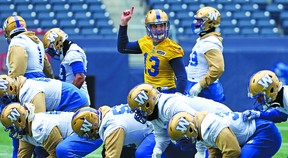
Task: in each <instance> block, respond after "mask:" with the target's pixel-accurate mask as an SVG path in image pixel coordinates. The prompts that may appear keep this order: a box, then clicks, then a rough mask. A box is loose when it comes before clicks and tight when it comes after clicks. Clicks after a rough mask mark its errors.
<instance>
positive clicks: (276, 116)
mask: <svg viewBox="0 0 288 158" xmlns="http://www.w3.org/2000/svg"><path fill="white" fill-rule="evenodd" d="M259 118H260V119H264V120H270V121H272V122H274V123H281V122H285V121H287V119H288V115H287V114H286V113H284V112H281V110H280V109H278V108H273V109H271V110H267V111H260V117H259Z"/></svg>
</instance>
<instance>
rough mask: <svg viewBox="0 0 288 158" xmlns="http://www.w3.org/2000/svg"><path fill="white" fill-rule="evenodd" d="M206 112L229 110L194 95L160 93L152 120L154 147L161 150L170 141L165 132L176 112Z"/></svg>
mask: <svg viewBox="0 0 288 158" xmlns="http://www.w3.org/2000/svg"><path fill="white" fill-rule="evenodd" d="M204 110H206V111H208V112H223V111H224V112H230V111H231V110H230V109H229V108H228V107H227V106H225V105H224V104H221V103H218V102H215V101H213V100H210V99H206V98H201V97H194V98H190V97H187V96H184V95H179V94H165V93H161V96H160V98H159V102H158V119H156V120H152V121H151V122H152V124H153V126H154V130H155V141H156V145H155V148H156V147H157V148H160V149H161V150H162V151H164V150H165V148H166V147H167V146H168V145H169V143H170V138H169V135H168V133H167V130H166V128H167V125H168V123H169V121H170V119H171V118H172V117H173V116H174V115H175V114H177V113H178V112H183V111H185V112H189V113H191V114H193V115H195V112H196V111H204Z"/></svg>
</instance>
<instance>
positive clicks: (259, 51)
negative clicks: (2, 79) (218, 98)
mask: <svg viewBox="0 0 288 158" xmlns="http://www.w3.org/2000/svg"><path fill="white" fill-rule="evenodd" d="M132 6H134V7H135V9H134V14H133V17H132V19H131V20H130V22H129V25H128V35H129V40H130V41H136V40H137V39H138V38H141V37H142V36H144V35H146V30H145V27H144V18H145V15H146V12H147V11H148V10H149V9H152V8H160V9H163V10H164V11H165V12H166V13H167V14H168V16H169V18H170V24H171V29H170V37H171V38H172V39H173V40H175V41H177V42H178V43H179V44H180V45H181V46H182V47H183V49H184V51H185V57H184V59H185V64H186V65H187V64H188V60H189V54H190V52H191V49H192V47H193V45H194V44H195V40H196V38H197V35H194V34H193V33H192V30H191V28H190V25H191V23H192V21H193V16H194V14H195V13H196V11H197V10H198V9H199V8H200V7H202V6H212V7H215V8H216V9H218V10H219V11H220V13H221V23H220V27H219V28H218V31H220V33H221V34H222V36H223V38H224V40H223V46H224V52H223V54H224V60H225V72H224V74H223V75H222V76H221V78H220V80H221V82H222V84H223V87H224V92H225V95H226V101H225V102H224V103H225V104H227V105H228V106H229V107H230V108H231V109H232V110H237V111H243V110H245V109H248V108H251V107H252V105H253V103H254V102H252V101H251V100H249V99H248V97H247V86H248V82H249V79H250V76H251V75H253V74H254V73H255V72H257V71H259V70H262V69H270V70H273V71H275V72H276V74H277V75H278V76H279V78H280V79H281V80H282V82H284V84H285V83H286V82H288V80H287V81H286V79H287V78H288V66H287V65H286V64H288V55H287V51H288V37H287V35H288V0H121V1H120V0H1V1H0V23H1V25H2V24H3V22H4V20H5V19H6V18H7V17H8V16H9V15H20V16H22V17H23V18H24V19H25V20H26V23H27V28H28V30H32V31H35V32H36V33H37V35H38V36H39V37H40V38H41V39H42V36H43V34H44V33H45V32H46V31H47V30H49V29H51V28H53V27H59V28H61V29H62V30H64V31H65V32H66V33H67V34H68V35H69V39H70V40H72V41H74V42H75V43H77V44H78V45H79V46H81V47H82V48H83V49H84V50H85V51H86V54H87V59H88V74H87V75H88V77H87V84H88V89H89V93H90V97H91V102H92V106H94V107H96V108H97V107H99V106H102V105H104V104H105V105H110V106H112V105H116V104H120V103H126V102H127V101H126V100H127V94H128V92H129V90H130V89H131V88H132V87H134V86H135V85H136V84H139V83H142V82H143V67H144V64H143V57H142V55H125V54H120V53H118V51H117V32H118V28H119V22H120V17H121V14H122V12H123V11H124V10H126V9H131V7H132ZM0 34H1V35H0V53H1V54H0V71H1V73H6V66H5V60H6V59H5V58H6V52H7V49H8V44H7V42H6V40H5V39H4V35H3V30H2V29H0ZM50 61H51V64H52V66H53V70H54V73H55V75H58V73H59V64H60V62H59V61H56V60H54V59H51V60H50Z"/></svg>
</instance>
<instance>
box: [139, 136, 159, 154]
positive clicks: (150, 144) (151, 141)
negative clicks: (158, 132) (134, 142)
mask: <svg viewBox="0 0 288 158" xmlns="http://www.w3.org/2000/svg"><path fill="white" fill-rule="evenodd" d="M154 146H155V138H154V134H153V133H150V134H149V135H148V136H147V137H145V139H144V140H143V141H142V142H141V144H140V145H139V146H138V148H137V150H136V152H135V157H136V158H150V157H152V153H153V148H154Z"/></svg>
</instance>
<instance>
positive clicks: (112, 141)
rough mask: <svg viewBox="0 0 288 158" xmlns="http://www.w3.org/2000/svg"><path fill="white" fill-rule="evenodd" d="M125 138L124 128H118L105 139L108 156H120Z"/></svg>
mask: <svg viewBox="0 0 288 158" xmlns="http://www.w3.org/2000/svg"><path fill="white" fill-rule="evenodd" d="M124 138H125V131H124V129H123V128H117V129H116V130H114V131H113V132H112V133H111V134H109V135H108V136H107V137H106V138H105V141H104V144H105V156H106V158H115V157H120V155H121V152H122V148H123V144H124Z"/></svg>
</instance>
